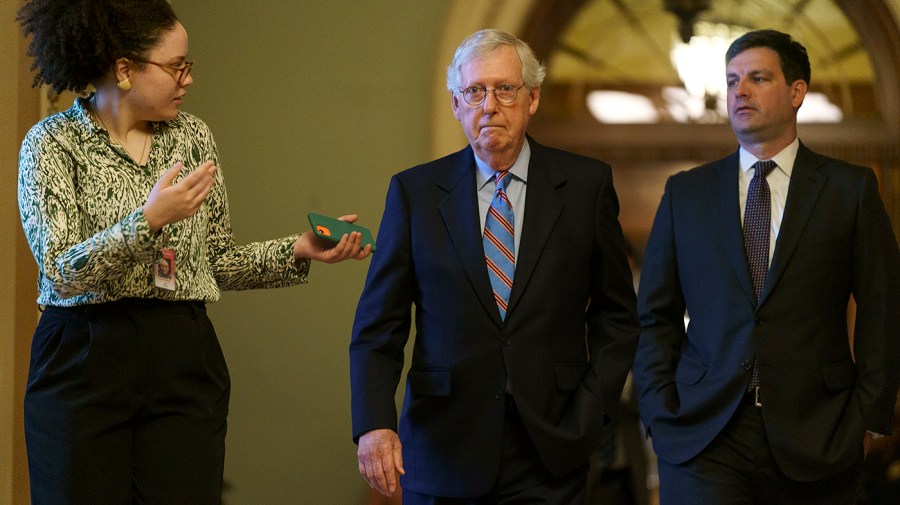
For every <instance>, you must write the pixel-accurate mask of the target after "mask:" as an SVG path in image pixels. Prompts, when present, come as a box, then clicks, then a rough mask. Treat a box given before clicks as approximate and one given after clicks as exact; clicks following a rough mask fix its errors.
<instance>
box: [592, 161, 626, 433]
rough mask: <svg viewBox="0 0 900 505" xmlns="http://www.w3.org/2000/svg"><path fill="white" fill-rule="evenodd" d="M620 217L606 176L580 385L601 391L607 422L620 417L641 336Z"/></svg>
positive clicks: (599, 204) (598, 214) (598, 211)
mask: <svg viewBox="0 0 900 505" xmlns="http://www.w3.org/2000/svg"><path fill="white" fill-rule="evenodd" d="M618 215H619V200H618V198H617V196H616V191H615V189H614V187H613V183H612V174H611V172H609V171H608V172H607V176H606V177H605V179H604V181H603V184H602V186H601V188H600V197H599V199H598V202H597V209H596V227H597V235H596V237H597V240H596V244H595V248H596V251H597V253H596V256H595V258H594V268H593V272H592V276H593V282H592V287H591V295H590V301H589V304H588V307H587V314H586V315H587V331H588V333H587V336H588V345H589V351H590V369H589V372H588V374H587V376H586V378H585V383H584V384H583V385H584V387H586V388H587V389H588V390H590V391H599V393H600V394H599V396H600V398H601V399H602V402H603V412H604V413H605V415H606V416H608V417H612V416H614V415H615V414H616V413H617V412H618V407H619V399H620V398H621V396H622V388H623V386H624V384H625V378H626V376H627V375H628V371H629V369H630V368H631V364H632V361H633V360H634V351H635V347H636V345H637V338H638V334H639V327H638V323H637V313H636V309H635V292H634V282H633V280H632V276H631V275H632V274H631V267H630V266H629V265H628V251H627V250H626V246H625V239H624V237H623V234H622V228H621V226H620V224H619V219H618Z"/></svg>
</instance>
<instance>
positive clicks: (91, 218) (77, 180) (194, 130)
mask: <svg viewBox="0 0 900 505" xmlns="http://www.w3.org/2000/svg"><path fill="white" fill-rule="evenodd" d="M87 105H88V102H87V99H84V98H78V99H76V100H75V103H74V104H73V105H72V107H71V108H70V109H69V110H67V111H64V112H60V113H58V114H54V115H52V116H50V117H47V118H45V119H44V120H42V121H41V122H39V123H38V124H37V125H35V126H34V127H33V128H32V129H31V131H29V132H28V135H26V136H25V140H24V141H23V143H22V149H21V151H20V153H19V187H18V195H19V212H20V214H21V218H22V226H23V228H24V230H25V237H26V239H27V240H28V244H29V246H30V247H31V252H32V254H34V258H35V260H36V261H37V264H38V267H39V270H40V272H39V275H38V289H39V295H38V300H37V301H38V303H39V304H41V305H55V306H74V305H83V304H92V303H101V302H107V301H112V300H117V299H120V298H126V297H138V298H158V299H163V300H201V301H204V302H213V301H216V300H218V299H219V294H220V292H219V290H220V289H253V288H274V287H281V286H289V285H293V284H299V283H303V282H306V276H307V273H308V272H309V263H310V262H309V259H306V258H304V259H301V260H295V259H294V257H293V244H294V241H295V240H296V238H297V237H296V236H292V237H285V238H281V239H276V240H270V241H266V242H256V243H252V244H248V245H243V246H238V245H235V243H234V237H233V235H232V231H231V222H230V220H229V216H228V199H227V196H226V194H225V185H224V183H223V180H222V172H221V167H220V165H219V156H218V150H217V149H216V144H215V141H214V140H213V137H212V134H211V133H210V131H209V128H208V127H207V126H206V124H205V123H203V121H201V120H200V119H198V118H197V117H195V116H192V115H191V114H188V113H185V112H180V113H179V114H178V116H177V117H176V118H175V119H173V120H171V121H168V122H161V123H155V124H154V133H153V141H152V144H151V146H150V155H149V161H148V162H147V165H146V166H140V165H137V164H135V163H134V161H132V159H131V157H130V156H128V154H127V153H126V152H125V150H124V149H122V147H121V146H119V145H118V144H114V143H112V142H111V141H110V136H109V133H108V132H107V131H106V129H105V128H103V127H102V126H101V125H100V124H99V123H97V122H96V121H95V120H94V118H93V117H91V115H90V114H89V113H88V110H87V108H86V106H87ZM210 159H211V160H213V161H214V162H215V164H216V166H217V167H219V169H218V170H216V182H215V184H214V186H213V188H212V190H211V191H210V193H209V195H208V196H207V198H206V201H205V202H204V203H203V205H202V206H201V207H200V209H199V210H198V211H197V212H196V213H195V214H194V215H193V216H192V217H190V218H188V219H185V220H182V221H178V222H175V223H171V224H168V225H166V226H165V227H164V228H163V229H162V231H161V233H158V234H156V235H154V234H153V233H152V232H151V231H150V226H149V225H148V224H147V220H146V219H145V218H144V213H143V211H142V209H141V207H142V206H143V205H144V203H145V202H146V200H147V196H149V194H150V190H151V189H153V186H154V184H156V181H157V180H159V178H160V177H161V176H162V174H163V173H164V172H165V171H166V170H168V169H169V168H171V166H172V165H173V164H174V163H175V162H177V161H182V162H183V163H184V166H185V169H184V171H183V172H182V173H181V174H179V175H178V178H177V179H176V182H178V181H179V180H181V179H182V178H183V177H184V176H185V175H187V173H188V171H189V170H193V169H195V168H196V167H198V166H200V165H201V164H202V163H203V162H204V161H206V160H210ZM161 248H166V249H171V250H173V251H174V252H175V283H176V285H175V290H174V291H173V290H168V289H163V288H159V287H156V286H155V284H154V278H153V269H152V267H153V265H154V263H155V262H157V261H159V260H160V259H161V257H162V253H161V252H160V249H161Z"/></svg>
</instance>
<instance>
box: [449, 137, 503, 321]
mask: <svg viewBox="0 0 900 505" xmlns="http://www.w3.org/2000/svg"><path fill="white" fill-rule="evenodd" d="M454 161H455V162H454V163H453V165H452V166H451V167H450V168H449V169H448V170H447V171H446V172H445V173H444V174H443V175H442V176H441V178H440V179H439V180H438V187H440V188H441V189H443V190H444V191H446V192H447V195H446V196H445V197H444V199H443V200H441V201H440V202H439V203H438V209H439V210H440V213H441V217H442V218H443V220H444V225H445V226H446V227H447V233H449V235H450V240H451V241H452V242H453V246H454V249H455V250H456V254H457V256H458V257H459V260H460V262H461V263H462V266H463V270H465V272H466V276H467V277H468V278H469V282H470V283H471V284H472V287H473V288H474V289H475V293H477V296H478V299H479V300H480V301H481V304H482V305H484V308H485V310H487V311H488V313H489V314H491V316H492V317H493V318H494V320H495V322H496V323H497V324H498V325H499V324H500V312H499V310H498V309H497V303H496V302H495V301H494V290H493V288H491V281H490V279H488V274H487V265H486V264H485V260H484V246H483V245H482V237H481V223H479V222H478V221H479V213H478V197H477V194H476V191H477V190H476V188H475V171H476V169H475V155H474V154H473V153H472V148H471V147H467V148H466V149H463V150H462V151H460V152H459V153H458V156H457V157H456V159H455V160H454Z"/></svg>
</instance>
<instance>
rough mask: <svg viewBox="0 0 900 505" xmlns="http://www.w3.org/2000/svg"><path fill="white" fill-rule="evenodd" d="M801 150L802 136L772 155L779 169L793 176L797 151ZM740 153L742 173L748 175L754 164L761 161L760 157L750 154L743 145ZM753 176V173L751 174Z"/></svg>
mask: <svg viewBox="0 0 900 505" xmlns="http://www.w3.org/2000/svg"><path fill="white" fill-rule="evenodd" d="M799 150H800V138H799V137H794V141H793V142H791V143H790V144H788V146H787V147H785V148H784V149H782V150H781V152H779V153H778V154H776V155H775V156H772V158H771V159H772V160H774V161H775V163H777V164H778V169H779V170H781V171H782V172H784V174H785V175H787V176H788V177H790V176H791V172H793V171H794V161H796V159H797V151H799ZM738 152H739V155H740V167H741V174H743V175H745V176H746V175H747V171H749V170H750V169H751V168H752V167H753V164H754V163H756V162H757V161H759V158H757V157H756V156H753V155H752V154H750V151H748V150H746V149H744V148H743V147H741V148H740V149H739V150H738ZM749 175H750V176H752V175H753V174H749Z"/></svg>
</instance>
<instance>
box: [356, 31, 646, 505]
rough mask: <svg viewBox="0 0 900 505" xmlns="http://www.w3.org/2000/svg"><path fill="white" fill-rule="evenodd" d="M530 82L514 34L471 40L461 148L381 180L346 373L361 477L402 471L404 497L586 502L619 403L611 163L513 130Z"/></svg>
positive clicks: (621, 306) (463, 84) (627, 314)
mask: <svg viewBox="0 0 900 505" xmlns="http://www.w3.org/2000/svg"><path fill="white" fill-rule="evenodd" d="M543 76H544V69H543V67H542V66H541V65H540V64H539V63H538V62H537V60H536V59H535V57H534V55H533V54H532V52H531V50H530V48H528V46H527V45H526V44H525V43H523V42H522V41H520V40H518V39H516V38H515V37H512V36H510V35H508V34H506V33H503V32H498V31H494V30H484V31H480V32H478V33H475V34H474V35H472V36H471V37H469V38H468V39H466V40H465V41H464V42H463V43H462V44H461V45H460V47H459V48H458V50H457V52H456V55H455V57H454V60H453V63H452V64H451V65H450V67H449V69H448V78H447V85H448V89H449V90H450V94H451V106H452V109H453V114H454V116H455V117H456V119H457V120H459V122H460V124H461V125H462V128H463V131H464V133H465V135H466V137H467V138H468V140H469V145H468V146H467V147H466V148H465V149H463V150H461V151H459V152H457V153H454V154H451V155H449V156H447V157H445V158H441V159H439V160H436V161H432V162H430V163H426V164H424V165H421V166H418V167H415V168H412V169H409V170H406V171H404V172H401V173H399V174H397V175H395V176H394V178H393V179H392V180H391V184H390V189H389V190H388V196H387V203H386V207H385V212H384V218H383V220H382V222H381V228H380V231H379V235H378V253H377V254H376V255H375V256H374V260H373V262H372V265H371V266H370V269H369V275H368V278H367V280H366V286H365V289H364V291H363V294H362V297H361V299H360V302H359V307H358V309H357V313H356V321H355V324H354V329H353V339H352V343H351V346H350V360H351V361H350V366H351V386H352V395H353V399H352V407H353V433H354V439H355V440H357V441H358V443H359V454H358V456H359V470H360V473H361V474H362V475H363V476H364V477H365V478H366V479H367V480H368V481H369V484H370V485H371V486H372V487H373V488H375V489H378V490H379V491H381V492H382V493H383V494H386V495H390V494H392V493H394V492H395V490H396V486H397V476H398V475H403V477H402V478H400V483H401V484H402V488H403V503H404V505H416V504H476V503H478V504H480V503H492V504H493V503H498V504H499V503H503V504H516V503H535V504H537V503H544V504H559V505H563V504H566V505H568V504H577V503H582V502H583V500H584V492H585V484H586V475H587V473H586V472H587V466H588V460H589V456H590V454H591V452H592V451H593V450H594V449H595V448H596V447H597V445H598V444H599V441H600V435H601V432H602V429H603V425H604V423H605V422H607V421H608V420H609V419H610V418H611V417H612V416H613V415H614V414H615V412H616V409H617V404H618V401H619V396H620V394H621V391H622V385H623V383H624V380H625V376H626V374H627V371H628V369H629V367H630V365H631V362H632V359H633V354H634V349H635V346H636V344H637V337H638V334H639V328H638V324H637V315H636V309H635V300H634V290H633V287H632V284H631V272H630V270H629V267H628V261H627V259H626V252H625V244H624V239H623V237H622V231H621V228H620V226H619V222H618V200H617V198H616V194H615V190H614V189H613V184H612V178H611V171H610V167H609V166H608V165H606V164H604V163H601V162H599V161H596V160H592V159H589V158H585V157H582V156H578V155H575V154H572V153H567V152H563V151H559V150H556V149H551V148H548V147H544V146H542V145H540V144H538V143H537V142H535V141H534V140H533V139H531V138H528V137H527V136H526V127H527V125H528V121H529V119H530V118H531V116H532V115H533V114H534V113H535V112H536V111H537V109H538V102H539V100H540V85H541V81H542V80H543ZM526 197H527V199H526ZM412 306H415V314H416V315H415V332H416V335H415V345H414V347H413V351H412V365H411V367H410V369H409V373H408V377H407V384H406V398H405V401H404V406H403V412H402V415H401V416H400V421H399V435H398V431H397V429H398V424H397V412H396V408H395V405H394V393H395V390H396V387H397V384H398V381H399V378H400V374H401V370H402V368H403V365H404V346H405V344H406V342H407V339H408V337H409V332H410V323H411V318H410V310H411V307H412ZM586 329H587V330H586ZM586 331H587V333H586Z"/></svg>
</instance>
